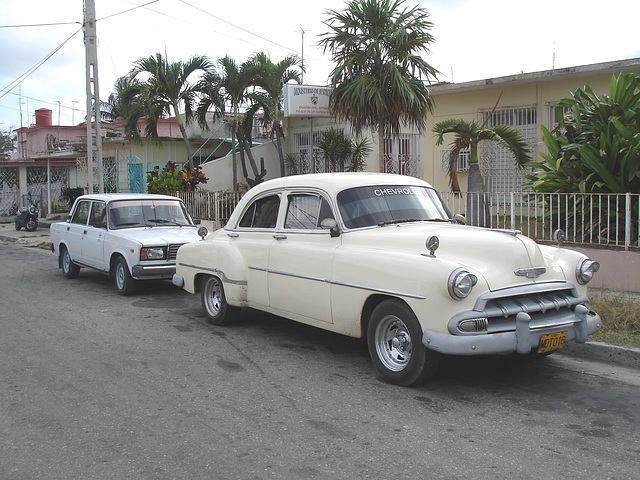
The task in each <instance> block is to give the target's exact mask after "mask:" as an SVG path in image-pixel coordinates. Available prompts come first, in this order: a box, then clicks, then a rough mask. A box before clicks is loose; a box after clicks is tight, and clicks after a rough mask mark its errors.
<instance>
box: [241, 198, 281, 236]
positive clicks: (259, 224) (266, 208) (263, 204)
mask: <svg viewBox="0 0 640 480" xmlns="http://www.w3.org/2000/svg"><path fill="white" fill-rule="evenodd" d="M279 207H280V197H279V196H278V195H272V196H270V197H263V198H260V199H258V200H256V201H255V202H253V203H252V204H251V205H250V206H249V208H248V209H247V211H246V212H245V213H244V216H243V217H242V220H240V225H239V226H240V227H246V228H275V227H276V221H277V220H278V208H279Z"/></svg>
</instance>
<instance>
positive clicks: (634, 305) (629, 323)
mask: <svg viewBox="0 0 640 480" xmlns="http://www.w3.org/2000/svg"><path fill="white" fill-rule="evenodd" d="M590 300H591V309H592V310H593V311H595V312H598V314H599V315H600V317H601V318H602V330H600V331H599V332H598V333H596V334H595V335H591V336H590V337H589V339H590V340H594V341H596V342H604V343H609V344H612V345H620V346H623V347H634V348H640V297H637V296H634V295H629V294H625V293H614V292H602V293H596V294H593V295H590Z"/></svg>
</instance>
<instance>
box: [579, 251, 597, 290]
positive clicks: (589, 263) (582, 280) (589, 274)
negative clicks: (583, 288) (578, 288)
mask: <svg viewBox="0 0 640 480" xmlns="http://www.w3.org/2000/svg"><path fill="white" fill-rule="evenodd" d="M599 269H600V264H599V263H598V262H596V261H593V260H591V259H590V258H588V257H582V258H581V259H580V261H579V262H578V265H576V280H577V281H578V283H579V284H580V285H586V284H587V283H589V282H590V281H591V279H592V278H593V276H594V275H595V273H596V272H597V271H598V270H599Z"/></svg>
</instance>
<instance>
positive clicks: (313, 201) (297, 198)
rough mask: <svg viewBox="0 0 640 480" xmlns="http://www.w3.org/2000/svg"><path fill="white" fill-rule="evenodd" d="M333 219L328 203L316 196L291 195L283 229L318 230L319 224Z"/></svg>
mask: <svg viewBox="0 0 640 480" xmlns="http://www.w3.org/2000/svg"><path fill="white" fill-rule="evenodd" d="M327 218H334V217H333V213H332V212H331V207H330V206H329V203H328V202H327V201H326V200H325V199H324V198H322V197H320V196H318V195H292V196H290V197H289V207H288V208H287V217H286V219H285V223H284V228H297V229H314V230H315V229H318V228H320V223H321V222H322V221H323V220H325V219H327Z"/></svg>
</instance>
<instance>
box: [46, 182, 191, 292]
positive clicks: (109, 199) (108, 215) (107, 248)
mask: <svg viewBox="0 0 640 480" xmlns="http://www.w3.org/2000/svg"><path fill="white" fill-rule="evenodd" d="M49 230H50V234H51V250H52V251H53V252H54V253H57V255H58V265H59V267H60V268H61V269H62V273H63V274H64V276H65V277H67V278H76V277H77V276H78V275H79V274H80V269H81V268H83V267H88V268H93V269H95V270H99V271H102V272H105V273H107V274H109V275H110V276H111V277H113V280H114V285H115V287H116V291H117V292H118V293H120V294H121V295H129V294H132V293H134V292H135V288H136V284H137V282H138V280H170V279H171V278H172V277H173V274H174V273H175V271H176V262H175V259H176V253H177V252H178V249H179V248H180V247H181V246H182V245H184V244H185V243H188V242H193V241H196V240H199V238H200V237H199V236H198V232H197V227H196V226H195V225H194V223H193V220H192V219H191V217H190V216H189V214H188V213H187V209H186V208H185V206H184V204H183V203H182V201H181V200H180V199H179V198H177V197H172V196H169V195H149V194H125V193H112V194H96V195H83V196H81V197H78V198H77V199H76V201H75V203H74V205H73V207H72V209H71V212H70V213H69V218H68V219H67V221H66V222H58V223H54V224H52V225H51V227H50V229H49Z"/></svg>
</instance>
